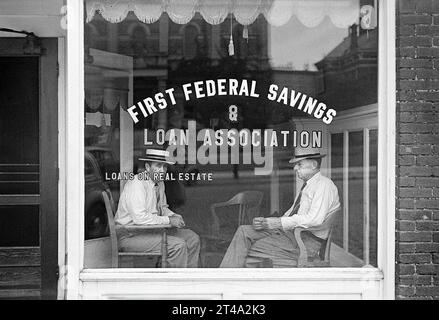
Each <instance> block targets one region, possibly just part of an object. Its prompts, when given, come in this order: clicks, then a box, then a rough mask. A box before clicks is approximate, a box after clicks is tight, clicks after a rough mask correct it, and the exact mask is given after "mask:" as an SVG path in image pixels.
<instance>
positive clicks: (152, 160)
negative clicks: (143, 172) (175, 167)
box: [139, 158, 175, 164]
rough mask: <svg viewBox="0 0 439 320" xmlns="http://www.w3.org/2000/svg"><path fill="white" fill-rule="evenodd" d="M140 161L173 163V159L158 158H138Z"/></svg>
mask: <svg viewBox="0 0 439 320" xmlns="http://www.w3.org/2000/svg"><path fill="white" fill-rule="evenodd" d="M139 160H140V161H150V162H161V163H166V164H175V162H174V161H166V160H159V159H155V158H139Z"/></svg>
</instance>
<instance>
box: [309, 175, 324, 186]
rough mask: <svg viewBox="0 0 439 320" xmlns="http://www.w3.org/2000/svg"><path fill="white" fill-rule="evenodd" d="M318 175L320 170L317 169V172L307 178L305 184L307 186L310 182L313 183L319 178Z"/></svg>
mask: <svg viewBox="0 0 439 320" xmlns="http://www.w3.org/2000/svg"><path fill="white" fill-rule="evenodd" d="M320 176H321V173H320V171H319V172H317V173H316V174H315V175H313V176H312V177H311V179H309V180H308V181H307V182H306V185H307V186H309V185H310V184H313V183H315V182H317V181H318V180H319V178H320Z"/></svg>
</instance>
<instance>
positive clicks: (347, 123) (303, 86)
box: [84, 0, 378, 268]
mask: <svg viewBox="0 0 439 320" xmlns="http://www.w3.org/2000/svg"><path fill="white" fill-rule="evenodd" d="M85 5H86V15H87V17H86V23H85V26H84V28H85V97H86V99H85V102H84V121H85V141H84V143H85V159H84V161H85V173H84V174H85V181H86V186H85V193H86V194H85V219H84V221H85V225H84V228H85V267H86V268H103V267H104V268H105V267H137V268H156V267H183V268H184V267H188V268H198V267H199V268H220V267H249V268H258V267H275V268H276V267H301V266H316V267H318V266H331V267H361V266H364V265H373V266H376V263H377V262H376V256H377V252H376V251H377V243H376V241H377V237H376V234H377V194H376V188H377V183H376V178H377V172H376V165H377V136H378V135H377V130H378V118H377V83H378V72H377V70H378V61H377V56H378V54H377V52H378V24H377V18H376V16H377V9H378V8H377V1H373V0H308V1H299V0H291V1H289V0H268V1H265V0H264V1H261V0H259V1H258V0H254V1H251V0H239V1H228V0H222V1H213V0H198V1H196V0H187V1H174V0H171V1H164V0H163V1H162V0H154V1H152V0H130V1H128V0H124V1H116V0H110V1H108V0H105V1H104V0H97V1H92V0H86V1H85ZM154 173H158V174H154ZM304 182H306V184H305V183H304ZM255 218H256V219H255ZM298 230H302V231H301V232H300V233H299V232H297V231H298ZM295 231H296V232H295ZM302 243H303V245H304V247H303V246H302V245H301V244H302Z"/></svg>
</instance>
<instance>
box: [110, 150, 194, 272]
mask: <svg viewBox="0 0 439 320" xmlns="http://www.w3.org/2000/svg"><path fill="white" fill-rule="evenodd" d="M139 160H141V161H145V169H146V171H145V172H143V173H139V174H137V175H136V176H135V177H134V179H133V180H130V181H128V182H127V183H126V185H125V187H124V189H123V192H122V194H121V196H120V199H119V205H118V209H117V213H116V217H115V222H116V223H117V224H119V225H151V224H171V225H172V226H174V227H175V228H174V229H172V230H170V231H169V233H168V241H167V242H168V259H167V261H168V263H169V266H170V267H171V268H186V267H188V268H197V267H198V258H199V254H200V238H199V236H198V235H197V234H196V233H195V232H193V231H192V230H189V229H183V228H184V227H185V222H184V220H183V218H182V216H180V215H179V214H176V213H174V212H172V211H171V210H170V209H169V208H168V204H167V201H166V195H165V186H164V182H163V178H164V175H165V174H166V170H167V166H168V165H169V164H174V162H172V161H169V152H168V151H165V150H161V149H147V150H146V156H145V157H144V158H139ZM161 241H162V237H161V234H160V233H141V232H139V233H133V232H131V231H130V232H128V231H126V230H124V229H122V232H121V234H120V235H119V245H120V250H121V251H124V250H126V251H131V252H132V251H139V252H151V253H157V254H159V253H160V248H161Z"/></svg>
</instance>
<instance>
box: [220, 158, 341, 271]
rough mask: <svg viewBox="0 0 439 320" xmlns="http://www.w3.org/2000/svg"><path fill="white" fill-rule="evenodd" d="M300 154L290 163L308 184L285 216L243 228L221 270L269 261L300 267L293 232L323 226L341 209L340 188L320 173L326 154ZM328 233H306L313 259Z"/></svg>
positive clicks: (239, 229) (231, 245) (257, 222)
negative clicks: (296, 229) (328, 218)
mask: <svg viewBox="0 0 439 320" xmlns="http://www.w3.org/2000/svg"><path fill="white" fill-rule="evenodd" d="M300 153H301V152H300V150H299V151H297V152H296V156H295V157H294V158H293V159H291V160H290V163H291V164H293V165H294V170H295V171H296V172H297V176H298V177H299V178H300V179H301V180H303V181H304V185H303V186H302V189H301V191H300V192H299V194H298V195H297V197H296V200H295V202H294V204H293V206H292V207H291V208H290V209H289V210H288V211H287V212H285V214H284V215H283V217H280V218H274V217H273V218H263V217H261V218H255V219H254V221H253V225H243V226H240V227H239V228H238V230H237V231H236V233H235V235H234V237H233V239H232V242H231V243H230V246H229V248H228V249H227V252H226V254H225V256H224V258H223V260H222V262H221V266H220V267H222V268H242V267H257V266H260V265H264V262H266V261H267V260H268V259H270V260H271V262H272V265H273V266H274V267H293V266H297V260H298V255H299V249H298V245H297V242H296V240H295V238H294V232H293V229H294V228H296V227H302V228H310V227H316V226H320V225H322V223H323V222H324V221H325V219H326V218H327V217H328V216H329V215H330V214H332V213H334V212H335V211H337V210H338V209H339V207H340V202H339V197H338V190H337V187H336V186H335V184H334V183H333V182H332V181H331V179H329V178H327V177H325V176H323V175H322V174H321V173H320V164H321V161H322V158H323V157H325V155H321V154H320V153H309V152H308V153H306V152H302V154H300ZM328 234H329V230H323V231H320V232H317V233H311V232H304V233H302V239H303V240H304V244H305V246H306V248H307V252H308V256H309V257H312V258H316V257H318V253H319V251H320V248H321V246H322V245H324V243H325V242H326V239H327V237H328Z"/></svg>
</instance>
